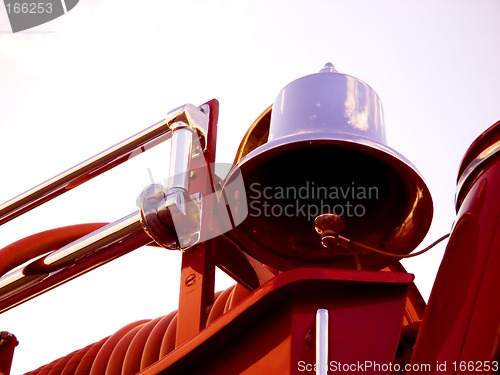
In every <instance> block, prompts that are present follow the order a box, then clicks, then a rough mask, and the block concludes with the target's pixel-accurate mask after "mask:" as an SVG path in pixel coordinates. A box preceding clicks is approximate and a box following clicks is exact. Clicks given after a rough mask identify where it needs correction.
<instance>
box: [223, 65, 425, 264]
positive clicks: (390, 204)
mask: <svg viewBox="0 0 500 375" xmlns="http://www.w3.org/2000/svg"><path fill="white" fill-rule="evenodd" d="M240 173H241V176H242V178H243V181H244V186H245V191H244V192H243V191H239V190H238V191H235V190H234V189H233V190H229V191H227V192H226V194H227V195H228V200H229V201H230V202H231V211H232V213H233V216H234V217H238V216H242V217H243V216H244V215H245V214H247V216H246V218H245V219H244V220H243V221H242V222H241V223H240V224H239V225H238V226H236V227H235V228H234V229H233V230H232V231H230V232H228V233H227V234H226V235H227V237H228V238H230V239H231V240H232V241H233V242H235V243H236V244H237V245H238V246H240V247H241V248H242V249H243V250H244V251H245V252H247V253H248V254H249V255H251V256H253V257H254V258H256V259H258V260H260V261H261V262H263V263H265V264H267V265H269V266H272V267H275V268H277V269H280V270H286V269H290V268H296V267H304V266H316V265H321V266H331V267H337V268H356V267H357V268H360V266H361V268H363V269H381V268H383V267H385V266H387V265H389V264H391V263H393V262H395V261H396V260H397V258H394V257H389V256H385V255H381V254H380V253H374V252H370V251H361V252H358V253H356V254H353V251H352V249H349V246H348V243H349V241H357V242H358V243H362V244H364V245H366V246H369V247H373V248H376V249H378V250H382V251H384V252H388V253H392V254H408V253H410V252H411V251H412V250H414V249H415V247H416V246H417V245H418V244H419V243H420V242H421V241H422V239H423V238H424V237H425V235H426V233H427V231H428V230H429V227H430V224H431V220H432V213H433V206H432V198H431V195H430V192H429V189H428V188H427V186H426V184H425V182H424V181H423V179H422V177H421V176H420V174H419V173H418V171H417V170H416V169H415V168H414V167H413V166H412V164H411V163H410V162H409V161H408V160H406V159H405V158H404V157H403V156H402V155H400V154H399V153H398V152H396V151H394V150H393V149H391V148H390V147H388V146H387V142H386V136H385V128H384V122H383V113H382V105H381V101H380V99H379V97H378V95H377V94H376V93H375V91H374V90H373V89H372V88H371V87H370V86H368V85H367V84H366V83H364V82H362V81H361V80H359V79H357V78H354V77H352V76H348V75H345V74H340V73H338V72H337V71H336V70H335V68H334V67H333V65H332V64H330V63H328V64H326V65H325V67H324V68H323V69H322V70H321V71H320V72H319V73H316V74H312V75H308V76H305V77H302V78H299V79H297V80H295V81H293V82H291V83H290V84H288V85H287V86H286V87H285V88H284V89H283V90H281V92H280V93H279V95H278V96H277V98H276V100H275V102H274V104H273V105H272V107H269V108H268V109H267V110H266V111H265V112H264V113H263V114H262V115H261V116H260V117H259V118H258V119H257V120H256V121H255V122H254V124H253V125H252V126H251V128H250V129H249V130H248V132H247V133H246V135H245V137H244V138H243V140H242V142H241V144H240V147H239V149H238V153H237V155H236V160H235V165H234V167H233V169H232V171H231V172H230V173H229V175H228V176H227V178H226V182H225V184H226V185H229V184H230V183H231V181H232V179H233V178H235V177H236V176H239V175H240ZM243 195H246V201H245V200H241V199H239V197H241V196H243ZM240 201H241V202H242V203H241V204H240V205H239V204H238V202H240ZM240 213H241V215H240ZM321 215H335V217H336V218H337V219H338V220H337V221H341V224H342V225H337V226H336V228H333V229H332V231H328V232H329V233H330V234H331V233H334V234H335V235H339V236H340V238H342V239H344V241H343V243H340V244H339V246H326V245H325V244H326V243H329V242H328V241H324V240H323V241H322V235H321V233H322V232H323V229H322V230H318V228H317V227H316V226H315V219H317V218H318V217H320V218H321V217H322V216H321ZM337 224H338V223H337ZM336 231H337V232H340V233H336ZM346 244H347V245H346ZM353 255H355V257H354V256H353ZM355 258H356V259H355Z"/></svg>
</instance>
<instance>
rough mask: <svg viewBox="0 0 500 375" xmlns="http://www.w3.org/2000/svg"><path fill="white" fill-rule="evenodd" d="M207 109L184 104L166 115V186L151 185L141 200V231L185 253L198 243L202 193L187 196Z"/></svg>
mask: <svg viewBox="0 0 500 375" xmlns="http://www.w3.org/2000/svg"><path fill="white" fill-rule="evenodd" d="M209 110H210V108H209V106H208V105H206V104H205V105H203V106H201V107H196V106H194V105H192V104H186V105H183V106H182V107H179V108H176V109H174V110H172V111H170V112H169V113H168V114H167V124H168V126H169V128H170V130H171V131H172V147H171V153H170V170H169V178H168V183H167V186H166V187H164V186H162V185H158V184H153V185H150V186H148V187H146V188H145V189H144V191H143V192H142V194H141V197H140V208H141V218H142V224H143V227H144V230H145V231H146V233H148V235H149V236H150V237H151V238H152V239H153V240H154V241H155V242H157V243H158V244H159V245H161V246H162V247H165V248H167V249H170V250H183V251H184V250H186V249H188V248H189V247H191V246H193V245H195V244H196V243H198V242H199V240H200V233H201V194H199V193H197V194H194V195H190V194H189V180H190V175H191V169H190V166H191V160H192V159H193V158H194V157H198V156H202V155H203V151H205V150H206V147H207V142H206V137H207V134H208V126H209Z"/></svg>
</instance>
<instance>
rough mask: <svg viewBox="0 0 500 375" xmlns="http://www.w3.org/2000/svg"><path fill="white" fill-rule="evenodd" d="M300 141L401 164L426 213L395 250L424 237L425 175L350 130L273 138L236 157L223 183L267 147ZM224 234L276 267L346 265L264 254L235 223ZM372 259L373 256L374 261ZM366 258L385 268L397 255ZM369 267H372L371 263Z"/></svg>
mask: <svg viewBox="0 0 500 375" xmlns="http://www.w3.org/2000/svg"><path fill="white" fill-rule="evenodd" d="M299 142H300V143H308V144H311V143H313V142H314V143H321V142H327V143H329V144H338V145H341V146H344V147H345V146H347V145H349V146H351V148H353V149H357V150H360V151H362V150H365V151H369V152H372V153H374V154H378V155H380V156H381V158H386V160H390V161H391V162H393V163H395V164H396V165H397V166H398V167H400V169H401V170H404V171H406V173H407V174H408V175H409V176H410V177H411V178H412V181H415V182H416V183H417V187H418V188H419V190H420V191H421V193H422V197H421V198H420V206H421V207H426V208H427V209H426V210H424V212H425V214H424V215H423V216H422V217H421V220H419V223H420V224H421V225H420V227H419V228H418V231H417V232H416V233H415V234H414V235H413V236H412V237H411V241H409V242H410V244H411V245H410V244H409V245H407V246H406V247H405V249H404V250H401V252H398V254H409V253H411V252H412V251H414V250H415V249H416V248H417V246H418V245H419V244H420V243H421V242H422V241H423V240H424V238H425V236H426V235H427V233H428V231H429V229H430V227H431V224H432V218H433V213H434V207H433V201H432V196H431V193H430V190H429V188H428V186H427V184H426V183H425V181H424V178H423V177H422V175H421V174H420V172H419V171H418V170H417V169H416V168H415V167H414V166H413V164H412V163H411V162H409V161H408V159H406V158H405V157H404V156H402V155H401V154H399V153H398V152H397V151H395V150H393V149H392V148H390V147H388V146H386V145H384V144H380V143H378V142H374V141H370V140H368V139H365V138H362V137H359V136H355V135H351V134H343V133H335V134H332V133H311V134H294V135H291V136H288V137H282V138H279V139H276V140H274V141H271V142H268V143H265V144H263V145H261V146H259V147H257V148H255V149H254V150H253V151H251V152H249V153H248V154H247V155H246V156H245V157H243V158H242V159H241V160H240V161H239V163H238V164H236V165H234V167H233V168H232V169H231V170H230V171H229V173H228V175H227V176H226V179H225V182H224V184H223V185H224V186H225V184H226V183H228V182H230V181H231V179H232V177H233V175H234V174H235V173H239V171H238V170H239V169H240V168H242V169H243V168H244V167H245V165H246V164H250V163H251V162H252V160H254V161H255V158H258V157H259V156H260V155H261V154H263V153H265V152H266V151H267V152H268V151H270V150H273V149H278V148H281V147H286V146H289V145H292V144H293V145H294V146H298V145H297V144H298V143H299ZM243 178H244V176H243ZM226 235H227V236H228V238H231V239H232V241H234V242H235V243H237V244H238V246H240V247H242V249H243V250H245V251H246V248H249V249H250V251H249V252H248V254H249V255H250V256H254V257H256V259H259V257H260V258H263V259H259V260H260V261H262V262H265V260H268V261H271V262H273V264H271V263H269V265H270V266H273V267H277V268H280V267H281V268H280V270H286V269H292V268H296V267H304V266H315V265H316V266H317V265H323V266H332V267H336V268H345V266H340V267H338V265H337V261H336V260H332V261H331V262H326V263H325V262H323V263H321V262H310V261H299V260H298V259H292V258H287V257H284V256H281V255H279V254H276V253H274V252H273V253H269V252H268V251H267V253H266V254H264V255H262V252H263V251H266V250H265V248H264V247H261V245H259V244H258V243H257V242H252V241H254V240H253V239H252V238H250V237H249V236H248V235H247V234H246V233H245V232H242V233H240V234H238V227H235V228H233V229H232V230H231V231H230V232H228V233H226ZM373 259H375V261H374V260H373ZM369 260H371V262H370V263H369V264H370V265H372V264H375V265H376V267H375V268H376V269H381V268H384V267H386V266H388V265H390V264H392V263H393V262H396V261H397V259H395V258H389V257H385V256H381V255H378V258H374V257H371V258H370V259H369ZM362 263H363V262H362ZM266 264H267V263H266ZM369 269H374V267H371V268H369Z"/></svg>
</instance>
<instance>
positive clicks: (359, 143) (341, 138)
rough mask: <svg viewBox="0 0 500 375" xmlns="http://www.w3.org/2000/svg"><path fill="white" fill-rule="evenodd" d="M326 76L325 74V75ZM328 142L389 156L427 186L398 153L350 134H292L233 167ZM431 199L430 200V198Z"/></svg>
mask: <svg viewBox="0 0 500 375" xmlns="http://www.w3.org/2000/svg"><path fill="white" fill-rule="evenodd" d="M325 74H326V73H325ZM322 141H324V142H329V143H330V144H335V143H338V144H344V145H347V144H349V145H353V146H355V147H354V148H356V149H365V148H367V149H370V150H372V151H375V152H377V153H380V154H381V155H390V156H391V157H392V158H394V159H395V161H396V162H397V163H403V164H405V165H406V166H407V167H409V168H410V169H411V170H412V171H413V172H414V173H415V175H416V176H417V177H418V178H419V179H420V180H421V182H422V184H423V185H425V187H426V188H427V184H426V183H425V180H424V178H423V176H422V174H421V173H420V172H419V171H418V169H417V168H416V167H415V166H414V165H413V164H412V163H411V162H410V161H409V160H408V159H407V158H406V157H404V156H403V155H401V154H400V153H399V152H397V151H396V150H394V149H392V148H391V147H389V146H387V145H384V144H382V143H379V142H374V141H371V140H369V139H367V138H363V137H360V136H358V135H355V134H350V133H334V134H332V133H327V132H316V133H303V134H293V135H290V136H287V137H281V138H277V139H275V140H273V141H271V142H267V143H264V144H263V145H261V146H258V147H256V148H255V149H253V150H252V151H250V152H249V153H247V154H246V155H245V156H243V157H242V158H240V159H239V160H237V161H236V160H235V166H238V165H241V164H244V163H247V162H248V160H250V159H252V158H254V157H255V156H257V155H259V154H260V153H262V152H264V151H269V150H270V149H274V148H277V147H281V146H287V145H290V144H296V143H299V142H314V143H319V142H322ZM231 174H232V173H231V171H230V172H229V173H228V176H227V177H228V178H229V176H230V175H231ZM427 191H428V192H429V194H428V195H429V197H430V191H429V189H428V188H427ZM431 199H432V198H431Z"/></svg>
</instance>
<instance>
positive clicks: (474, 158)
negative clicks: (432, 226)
mask: <svg viewBox="0 0 500 375" xmlns="http://www.w3.org/2000/svg"><path fill="white" fill-rule="evenodd" d="M499 153H500V121H497V122H496V123H494V124H493V125H491V126H490V127H489V128H488V129H486V130H485V131H484V132H483V133H482V134H481V135H479V137H477V138H476V139H475V140H474V142H472V144H471V145H470V147H469V148H468V150H467V152H466V153H465V155H464V157H463V158H462V162H461V163H460V168H459V170H458V176H457V188H456V193H455V209H456V211H457V212H458V211H459V210H460V207H461V206H462V203H463V201H464V199H465V196H466V195H467V192H468V191H469V189H470V187H471V186H472V185H473V183H474V181H476V177H477V176H478V173H479V172H480V171H481V170H482V169H483V168H484V166H485V165H486V163H487V162H488V161H490V160H491V159H492V158H494V157H495V156H498V154H499Z"/></svg>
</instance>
